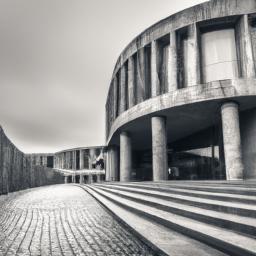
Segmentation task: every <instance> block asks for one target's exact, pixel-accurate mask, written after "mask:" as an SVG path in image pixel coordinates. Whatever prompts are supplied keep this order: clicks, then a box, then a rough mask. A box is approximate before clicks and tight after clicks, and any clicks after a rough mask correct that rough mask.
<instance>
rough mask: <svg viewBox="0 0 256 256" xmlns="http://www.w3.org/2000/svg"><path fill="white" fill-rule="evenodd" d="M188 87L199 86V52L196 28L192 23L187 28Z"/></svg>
mask: <svg viewBox="0 0 256 256" xmlns="http://www.w3.org/2000/svg"><path fill="white" fill-rule="evenodd" d="M187 47H188V49H187V50H188V59H187V60H188V63H187V68H188V72H187V74H188V86H194V85H197V84H200V82H201V73H200V70H201V69H200V50H199V44H198V28H197V25H196V23H193V24H191V25H190V26H189V28H188V44H187Z"/></svg>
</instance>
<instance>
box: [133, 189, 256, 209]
mask: <svg viewBox="0 0 256 256" xmlns="http://www.w3.org/2000/svg"><path fill="white" fill-rule="evenodd" d="M132 190H133V191H134V190H135V189H134V188H133V189H132ZM144 191H145V192H148V190H144ZM153 193H154V192H152V194H153ZM155 194H159V195H164V196H166V197H168V198H177V199H183V200H188V201H190V202H198V203H206V204H212V205H218V206H226V207H227V206H228V207H233V208H240V209H246V210H253V211H256V205H249V204H242V203H238V202H226V201H221V200H215V199H206V198H197V197H193V196H185V195H177V194H174V195H172V194H170V193H166V192H157V193H155Z"/></svg>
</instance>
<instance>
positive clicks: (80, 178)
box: [64, 174, 102, 184]
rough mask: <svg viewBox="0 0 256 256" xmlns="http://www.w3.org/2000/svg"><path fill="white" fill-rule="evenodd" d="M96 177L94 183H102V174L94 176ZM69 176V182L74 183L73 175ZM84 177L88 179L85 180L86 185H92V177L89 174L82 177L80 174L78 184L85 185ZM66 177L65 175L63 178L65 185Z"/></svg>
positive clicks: (74, 176) (74, 177)
mask: <svg viewBox="0 0 256 256" xmlns="http://www.w3.org/2000/svg"><path fill="white" fill-rule="evenodd" d="M95 175H96V182H101V181H102V177H101V176H102V174H95ZM70 176H71V182H72V183H76V175H75V174H73V175H70ZM85 176H87V177H88V179H87V182H86V183H87V184H91V183H93V175H92V174H89V175H83V174H80V175H79V183H80V184H84V183H85ZM68 177H69V176H68V175H65V176H64V183H65V184H67V183H68Z"/></svg>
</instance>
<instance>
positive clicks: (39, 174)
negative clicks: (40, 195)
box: [0, 127, 64, 194]
mask: <svg viewBox="0 0 256 256" xmlns="http://www.w3.org/2000/svg"><path fill="white" fill-rule="evenodd" d="M38 157H39V159H40V155H39V156H36V155H25V154H24V153H23V152H21V151H20V150H19V149H18V148H17V147H15V145H14V144H13V143H12V142H11V141H10V140H9V139H8V137H7V136H6V135H5V133H4V131H3V129H2V128H1V127H0V194H7V193H8V192H13V191H17V190H21V189H26V188H32V187H38V186H43V185H49V184H56V183H63V181H64V179H63V177H62V176H61V175H60V174H58V173H55V172H54V171H53V170H52V169H50V168H47V167H45V166H38V165H37V164H38V161H39V160H38Z"/></svg>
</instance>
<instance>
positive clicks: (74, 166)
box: [71, 151, 76, 170]
mask: <svg viewBox="0 0 256 256" xmlns="http://www.w3.org/2000/svg"><path fill="white" fill-rule="evenodd" d="M71 153H72V170H76V151H72V152H71Z"/></svg>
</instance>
